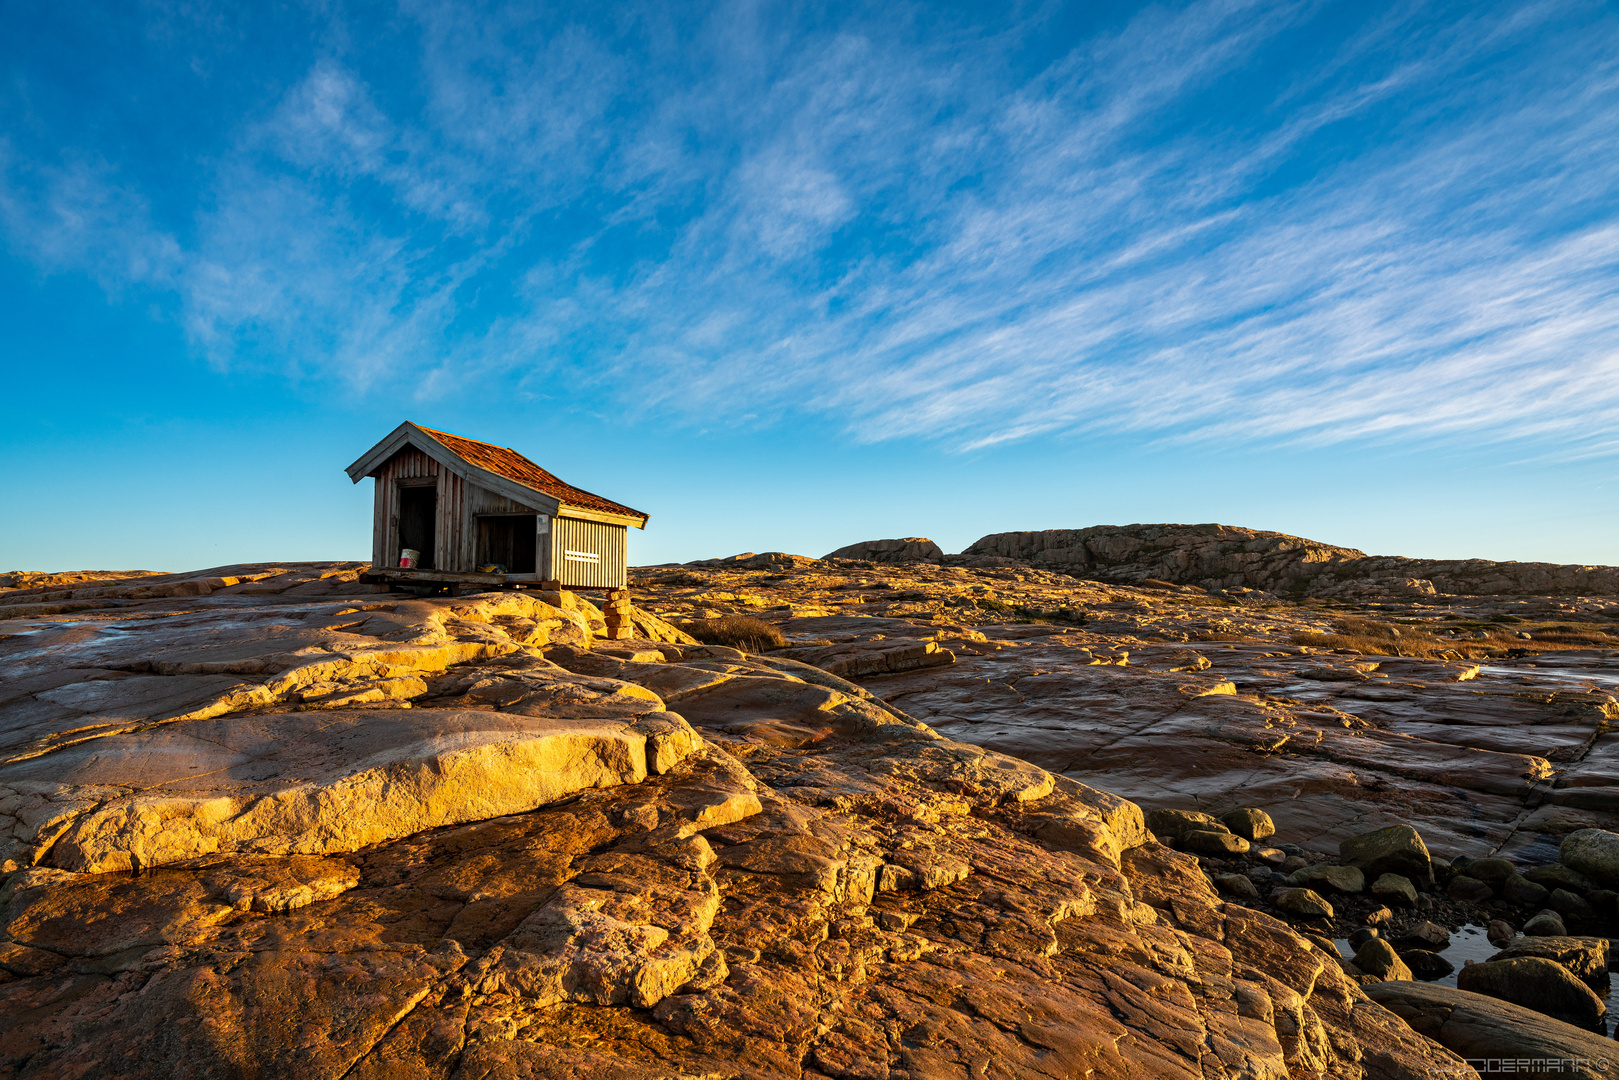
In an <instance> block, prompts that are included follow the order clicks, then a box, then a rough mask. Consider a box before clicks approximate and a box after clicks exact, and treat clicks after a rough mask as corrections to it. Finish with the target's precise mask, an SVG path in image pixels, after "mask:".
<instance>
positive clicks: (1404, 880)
mask: <svg viewBox="0 0 1619 1080" xmlns="http://www.w3.org/2000/svg"><path fill="white" fill-rule="evenodd" d="M1372 895H1373V896H1376V897H1378V898H1379V899H1382V900H1392V901H1394V902H1396V903H1399V904H1403V905H1405V906H1406V907H1415V906H1416V904H1417V887H1416V886H1415V885H1413V884H1411V879H1410V878H1408V877H1404V876H1402V875H1400V874H1382V875H1380V876H1379V877H1378V879H1377V880H1376V881H1374V882H1372Z"/></svg>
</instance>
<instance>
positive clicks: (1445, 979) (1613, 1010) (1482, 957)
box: [1333, 923, 1619, 1038]
mask: <svg viewBox="0 0 1619 1080" xmlns="http://www.w3.org/2000/svg"><path fill="white" fill-rule="evenodd" d="M1333 944H1334V945H1337V946H1338V951H1339V952H1340V953H1342V954H1343V955H1344V956H1354V955H1355V950H1354V949H1352V948H1351V947H1350V945H1349V939H1348V938H1338V939H1336V940H1335V941H1334V942H1333ZM1611 944H1612V946H1613V947H1614V948H1615V949H1616V950H1619V941H1614V942H1611ZM1500 951H1501V950H1500V949H1498V948H1496V947H1495V946H1494V945H1491V944H1490V939H1489V938H1487V937H1485V936H1484V927H1482V926H1478V925H1476V924H1473V923H1469V924H1468V925H1466V926H1463V927H1462V928H1461V929H1459V930H1457V931H1456V932H1455V933H1453V934H1451V935H1450V944H1449V945H1448V946H1447V947H1446V948H1444V949H1443V950H1441V951H1440V953H1439V955H1440V956H1443V957H1444V958H1445V959H1446V960H1449V961H1450V962H1451V964H1452V965H1453V966H1454V967H1455V968H1456V970H1455V971H1452V972H1451V973H1450V974H1449V975H1445V976H1442V977H1440V978H1438V979H1424V980H1422V981H1423V982H1431V983H1437V984H1438V985H1440V986H1455V985H1456V976H1457V975H1458V974H1460V973H1461V970H1462V968H1463V967H1464V966H1465V965H1466V964H1467V962H1468V961H1469V960H1471V961H1473V962H1474V963H1476V964H1482V963H1484V961H1486V960H1488V959H1489V958H1490V957H1492V956H1494V955H1495V954H1496V953H1498V952H1500ZM1606 1000H1607V1003H1608V1016H1607V1020H1606V1024H1605V1027H1604V1034H1607V1035H1611V1036H1613V1037H1615V1038H1619V1033H1616V1032H1615V1031H1614V1028H1615V1026H1616V1025H1619V980H1615V979H1611V978H1610V980H1609V986H1608V996H1607V999H1606Z"/></svg>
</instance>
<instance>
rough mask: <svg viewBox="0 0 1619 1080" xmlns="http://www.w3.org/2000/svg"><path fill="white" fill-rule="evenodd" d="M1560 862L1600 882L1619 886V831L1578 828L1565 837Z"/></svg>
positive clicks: (1605, 884) (1558, 854)
mask: <svg viewBox="0 0 1619 1080" xmlns="http://www.w3.org/2000/svg"><path fill="white" fill-rule="evenodd" d="M1557 861H1558V862H1560V863H1562V864H1563V865H1564V866H1566V867H1568V868H1569V869H1570V870H1575V871H1578V872H1579V873H1581V874H1584V875H1585V876H1586V877H1588V878H1590V879H1591V880H1592V881H1595V882H1596V883H1597V884H1599V885H1603V886H1606V887H1607V888H1619V833H1611V832H1609V831H1608V830H1606V829H1579V830H1577V831H1575V832H1571V833H1569V834H1568V835H1567V836H1565V837H1563V845H1562V847H1560V848H1559V849H1558V851H1557Z"/></svg>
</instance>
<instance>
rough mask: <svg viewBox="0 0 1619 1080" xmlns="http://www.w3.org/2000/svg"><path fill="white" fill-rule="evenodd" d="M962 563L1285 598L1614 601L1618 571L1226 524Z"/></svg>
mask: <svg viewBox="0 0 1619 1080" xmlns="http://www.w3.org/2000/svg"><path fill="white" fill-rule="evenodd" d="M960 557H961V558H963V559H964V560H965V561H966V562H967V563H968V564H969V565H984V563H983V561H982V560H986V559H1005V560H1008V561H1010V562H1014V563H1025V564H1027V565H1030V566H1037V567H1041V568H1044V569H1050V570H1060V571H1063V572H1066V573H1071V574H1074V575H1076V576H1079V577H1087V578H1094V579H1097V580H1101V581H1107V582H1113V583H1116V584H1130V585H1139V584H1142V583H1144V582H1149V581H1165V582H1169V583H1171V584H1175V585H1197V586H1200V587H1202V588H1205V589H1231V588H1249V589H1263V590H1265V591H1266V592H1274V593H1280V594H1287V595H1292V596H1310V597H1343V598H1354V597H1360V596H1366V595H1370V594H1376V593H1389V592H1393V593H1397V594H1405V595H1422V594H1433V593H1455V594H1460V595H1467V596H1546V595H1569V594H1581V595H1597V596H1610V595H1616V594H1619V567H1613V566H1577V565H1560V564H1557V563H1541V562H1493V561H1491V560H1489V559H1408V558H1402V557H1400V556H1394V555H1367V554H1366V553H1365V552H1364V551H1357V550H1355V549H1354V548H1346V547H1337V546H1335V545H1333V544H1323V543H1320V542H1319V541H1316V540H1307V539H1305V538H1303V537H1299V536H1289V535H1288V534H1286V533H1279V532H1267V531H1265V530H1262V529H1244V528H1239V527H1237V526H1234V525H1214V524H1210V525H1096V526H1092V527H1091V528H1088V529H1045V530H1041V531H1038V532H1007V533H992V534H990V535H989V536H985V537H983V538H982V539H980V540H978V541H977V542H976V543H974V544H973V545H972V546H971V547H969V548H967V550H966V551H964V552H962V553H961V556H960Z"/></svg>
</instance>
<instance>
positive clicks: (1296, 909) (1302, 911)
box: [1276, 889, 1333, 919]
mask: <svg viewBox="0 0 1619 1080" xmlns="http://www.w3.org/2000/svg"><path fill="white" fill-rule="evenodd" d="M1276 906H1277V907H1279V908H1281V909H1282V910H1283V911H1286V912H1289V913H1290V914H1293V915H1303V916H1305V917H1306V918H1312V919H1330V918H1332V916H1333V910H1332V905H1331V904H1329V903H1327V901H1326V899H1325V898H1324V897H1323V896H1322V895H1321V894H1320V893H1318V892H1316V891H1314V890H1313V889H1284V890H1282V892H1281V893H1280V894H1279V895H1278V896H1277V897H1276Z"/></svg>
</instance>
